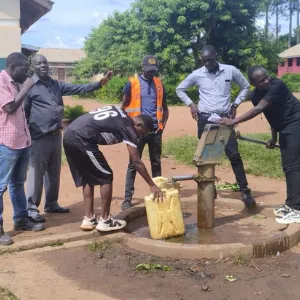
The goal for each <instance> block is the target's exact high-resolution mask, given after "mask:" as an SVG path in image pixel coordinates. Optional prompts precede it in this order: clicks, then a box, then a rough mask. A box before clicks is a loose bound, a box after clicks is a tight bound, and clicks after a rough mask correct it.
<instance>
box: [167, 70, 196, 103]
mask: <svg viewBox="0 0 300 300" xmlns="http://www.w3.org/2000/svg"><path fill="white" fill-rule="evenodd" d="M184 78H185V75H181V74H170V75H169V76H164V77H163V78H162V81H163V84H164V87H165V90H166V94H167V102H168V104H171V105H174V104H180V105H182V104H183V103H182V101H180V100H179V98H178V97H177V95H176V87H177V86H178V85H179V84H180V82H181V81H182V80H184ZM187 94H188V95H189V97H190V98H191V99H192V100H193V101H194V102H195V103H197V102H198V100H199V95H198V89H197V87H192V88H189V89H188V90H187Z"/></svg>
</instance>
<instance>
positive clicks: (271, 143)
mask: <svg viewBox="0 0 300 300" xmlns="http://www.w3.org/2000/svg"><path fill="white" fill-rule="evenodd" d="M276 143H277V141H276V140H274V139H270V140H268V141H267V144H266V148H267V149H274V148H275V145H276Z"/></svg>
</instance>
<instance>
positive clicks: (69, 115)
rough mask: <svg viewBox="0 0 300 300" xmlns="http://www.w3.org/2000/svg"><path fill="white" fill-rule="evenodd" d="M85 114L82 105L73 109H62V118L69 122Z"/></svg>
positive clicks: (66, 107)
mask: <svg viewBox="0 0 300 300" xmlns="http://www.w3.org/2000/svg"><path fill="white" fill-rule="evenodd" d="M85 113H86V111H85V110H84V107H83V106H82V105H76V106H73V107H71V106H68V105H65V108H64V118H65V119H68V120H69V121H70V122H73V121H74V120H75V119H77V118H78V117H80V116H82V115H84V114H85Z"/></svg>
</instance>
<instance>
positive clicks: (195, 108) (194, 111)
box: [190, 103, 198, 121]
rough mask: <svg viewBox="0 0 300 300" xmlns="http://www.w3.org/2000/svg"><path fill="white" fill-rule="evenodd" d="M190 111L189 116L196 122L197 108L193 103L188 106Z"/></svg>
mask: <svg viewBox="0 0 300 300" xmlns="http://www.w3.org/2000/svg"><path fill="white" fill-rule="evenodd" d="M190 109H191V115H192V117H193V119H194V120H196V121H197V120H198V107H197V105H196V104H195V103H192V104H191V105H190Z"/></svg>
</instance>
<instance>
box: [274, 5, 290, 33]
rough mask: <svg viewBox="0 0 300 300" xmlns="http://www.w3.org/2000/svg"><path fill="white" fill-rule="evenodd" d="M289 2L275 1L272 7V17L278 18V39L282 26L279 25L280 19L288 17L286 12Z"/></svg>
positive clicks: (276, 30)
mask: <svg viewBox="0 0 300 300" xmlns="http://www.w3.org/2000/svg"><path fill="white" fill-rule="evenodd" d="M288 2H289V0H273V1H272V5H271V12H272V15H274V14H275V18H276V29H275V32H276V39H278V37H279V30H280V25H279V18H280V17H284V18H286V17H287V14H286V11H287V4H288Z"/></svg>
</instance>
